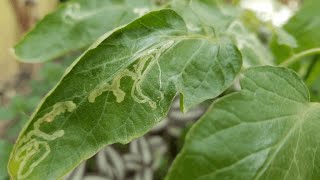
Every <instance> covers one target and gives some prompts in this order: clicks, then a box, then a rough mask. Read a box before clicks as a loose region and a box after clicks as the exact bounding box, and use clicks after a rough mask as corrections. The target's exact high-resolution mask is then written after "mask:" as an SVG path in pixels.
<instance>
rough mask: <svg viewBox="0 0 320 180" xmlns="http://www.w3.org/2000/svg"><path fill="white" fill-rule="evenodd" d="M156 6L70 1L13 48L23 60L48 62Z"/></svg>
mask: <svg viewBox="0 0 320 180" xmlns="http://www.w3.org/2000/svg"><path fill="white" fill-rule="evenodd" d="M152 7H153V4H151V3H150V2H148V1H145V0H139V1H136V2H134V3H132V2H129V1H125V0H121V1H113V0H100V1H97V0H93V1H85V0H74V1H71V2H66V3H64V4H62V5H60V6H59V8H58V9H57V10H56V11H55V12H53V13H51V14H49V15H47V16H46V17H45V18H44V19H43V20H42V21H41V22H39V23H38V24H37V25H36V27H35V28H34V29H32V30H31V31H30V32H29V33H27V34H26V35H25V36H24V38H23V39H22V40H21V41H20V42H19V43H18V44H17V45H16V46H15V47H14V49H13V50H14V53H15V55H16V57H17V59H19V60H20V61H23V62H30V63H35V62H44V61H48V60H51V59H54V58H56V57H59V56H61V55H63V54H65V53H67V52H70V51H75V50H78V49H81V48H86V47H87V46H88V45H90V44H91V43H93V42H94V41H95V40H96V39H97V38H98V37H99V36H101V35H103V34H104V33H105V32H108V31H110V30H112V29H114V28H116V27H118V26H120V25H124V24H126V23H128V22H130V21H132V20H134V19H136V18H138V17H139V16H141V15H142V14H141V12H140V11H143V10H144V11H143V12H144V13H146V12H148V11H150V8H152ZM137 10H138V11H137ZM139 10H140V11H139ZM52 29H54V31H53V30H52ZM48 42H49V43H48Z"/></svg>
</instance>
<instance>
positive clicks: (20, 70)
mask: <svg viewBox="0 0 320 180" xmlns="http://www.w3.org/2000/svg"><path fill="white" fill-rule="evenodd" d="M65 1H66V0H60V1H58V0H1V1H0V12H1V15H0V180H6V179H9V178H8V175H7V172H6V165H7V159H8V156H9V152H10V150H11V147H12V145H13V143H14V142H15V139H16V138H17V136H18V133H19V132H20V130H21V128H22V127H23V125H24V124H25V123H26V121H27V120H28V117H29V116H30V115H31V113H32V111H33V110H34V109H35V108H36V106H37V104H38V103H39V101H40V100H41V99H42V98H43V96H44V95H45V94H46V93H47V92H48V91H49V90H50V89H51V88H52V87H53V86H54V85H55V84H56V83H57V82H58V80H59V79H60V77H61V76H62V74H63V72H64V71H65V69H66V67H68V65H70V64H71V63H72V62H73V60H74V59H76V57H77V56H78V55H79V54H81V52H80V51H79V52H77V51H75V52H72V53H68V54H67V55H64V56H63V57H60V58H56V59H55V60H54V61H49V62H45V63H36V64H24V63H19V62H17V61H16V60H15V57H14V56H13V53H12V52H11V51H10V49H11V48H12V47H13V46H14V45H15V43H16V42H17V41H18V40H19V39H21V37H22V36H23V35H24V34H25V33H26V32H27V31H28V30H30V29H31V28H32V27H34V25H35V23H36V22H38V21H39V20H41V19H42V18H43V17H44V16H45V15H46V14H48V13H50V12H52V11H53V10H54V9H55V8H56V7H57V6H58V4H59V3H63V2H65ZM154 1H157V2H158V1H159V0H154ZM316 1H317V0H316ZM310 2H315V1H314V0H305V1H304V3H305V4H306V5H305V6H303V8H302V9H300V11H305V12H304V13H303V16H293V17H292V18H291V19H290V20H289V18H290V17H291V16H292V15H293V14H294V12H296V11H298V10H299V8H300V7H301V6H300V5H301V4H302V1H300V0H224V3H228V4H233V5H237V6H241V7H242V8H245V9H246V10H245V11H244V13H242V16H241V20H242V22H243V23H244V25H245V26H246V27H247V29H248V32H239V31H236V32H235V33H238V35H239V33H244V36H245V34H247V33H251V34H254V36H255V37H257V38H258V39H259V41H260V42H261V43H262V44H263V45H264V46H265V47H266V48H270V51H271V53H272V54H271V55H270V58H274V60H275V62H276V63H277V64H279V63H281V62H282V61H283V60H284V59H287V58H289V57H290V56H292V55H293V54H295V53H299V52H301V51H303V50H305V49H308V48H313V47H317V46H319V42H320V41H314V40H313V39H314V37H313V36H312V35H313V34H318V35H319V33H317V32H313V33H310V31H308V30H305V29H303V28H300V27H301V26H303V25H304V24H303V23H305V21H313V22H317V21H318V22H319V20H317V19H316V18H319V16H314V14H312V13H308V12H312V9H313V8H319V7H320V1H318V4H319V6H314V5H313V6H310V5H309V6H308V3H310ZM158 3H162V2H160V1H159V2H158ZM313 12H314V10H313ZM288 20H289V22H286V21H288ZM319 24H320V23H318V24H317V23H311V25H313V26H316V27H319V26H320V25H319ZM283 25H284V26H283ZM282 26H283V28H280V27H282ZM313 26H311V27H310V28H311V30H312V31H319V28H318V29H317V28H314V27H313ZM308 27H309V26H308ZM296 29H301V31H296ZM290 34H292V35H293V36H291V35H290ZM310 34H311V35H310ZM236 35H237V34H236ZM309 35H310V36H309ZM300 37H303V38H300ZM316 39H317V38H316ZM318 39H320V38H318ZM248 41H251V39H250V38H248ZM310 42H311V43H310ZM299 44H303V46H302V47H301V46H298V45H299ZM248 56H250V54H249V55H248ZM271 56H272V57H271ZM319 58H320V57H319V56H317V55H316V56H310V57H306V59H311V60H310V61H303V62H301V63H297V64H295V65H294V66H293V67H292V68H294V69H295V70H297V71H298V72H299V74H300V75H301V77H303V78H304V80H305V81H306V83H307V85H308V86H309V88H310V91H311V95H312V100H316V101H319V100H320V93H319V89H320V77H319V73H320V61H318V60H319ZM177 102H178V101H177ZM205 107H207V103H204V105H202V106H201V108H200V109H199V108H196V109H194V110H192V112H191V113H189V114H182V113H180V112H179V108H178V106H177V105H176V106H173V107H172V110H171V111H170V113H169V116H168V119H167V120H165V121H163V123H160V124H159V126H157V127H156V128H155V129H154V130H153V131H151V132H150V133H148V134H147V135H146V136H145V137H142V138H139V139H138V140H136V141H134V142H132V143H130V144H129V145H128V146H122V145H114V146H111V147H109V148H106V149H104V150H103V151H101V152H100V153H99V154H97V155H96V156H95V157H94V158H92V159H91V160H89V161H87V162H86V163H84V164H83V165H81V166H79V168H78V169H77V170H75V171H74V172H73V173H71V174H70V176H68V177H67V178H69V179H77V178H78V179H83V176H84V174H86V173H85V172H91V174H92V173H93V174H94V175H90V176H87V177H86V179H90V178H91V179H92V178H95V179H99V178H100V179H123V178H126V177H127V175H123V174H126V173H127V172H123V171H124V170H123V169H124V167H125V166H128V165H129V167H125V169H130V171H129V174H131V175H132V176H133V177H135V178H136V179H139V178H140V179H148V178H150V177H157V178H158V179H161V177H163V176H164V174H165V173H166V171H167V168H168V167H169V165H170V162H171V161H172V159H173V158H174V157H175V155H176V154H177V153H178V152H179V149H180V148H181V146H182V144H183V138H184V134H185V133H186V132H187V130H188V127H190V125H191V124H192V122H194V120H196V119H197V118H198V117H199V116H200V115H201V114H202V113H203V112H204V109H205ZM161 148H162V149H161ZM156 150H158V151H156ZM154 152H157V153H154ZM139 154H140V155H139ZM146 154H149V155H150V156H151V157H154V156H155V158H151V160H148V159H147V160H146V159H145V158H146V157H145V156H146ZM157 157H158V158H157ZM159 157H161V158H160V160H159ZM105 166H109V167H112V168H111V169H112V172H109V171H107V170H106V169H105V168H104V167H105ZM150 172H151V174H152V175H150ZM148 173H149V175H148ZM89 174H90V173H89ZM97 174H99V176H97ZM143 177H145V178H143Z"/></svg>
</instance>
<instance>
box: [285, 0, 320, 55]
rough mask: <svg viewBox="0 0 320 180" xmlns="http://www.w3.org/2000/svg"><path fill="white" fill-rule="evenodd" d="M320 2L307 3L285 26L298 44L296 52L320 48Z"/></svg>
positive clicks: (310, 1) (311, 1)
mask: <svg viewBox="0 0 320 180" xmlns="http://www.w3.org/2000/svg"><path fill="white" fill-rule="evenodd" d="M319 7H320V1H319V0H309V1H306V2H305V3H304V4H303V6H302V8H301V9H300V10H299V11H298V12H297V13H296V14H295V15H294V16H293V17H292V18H291V19H290V20H289V22H288V23H287V24H286V25H285V26H284V28H285V30H286V31H288V32H289V33H290V34H292V35H293V36H294V37H295V38H296V40H297V43H298V45H299V46H298V47H297V48H296V49H295V51H296V52H300V51H303V50H306V49H311V48H314V47H320V34H319V29H320V19H319Z"/></svg>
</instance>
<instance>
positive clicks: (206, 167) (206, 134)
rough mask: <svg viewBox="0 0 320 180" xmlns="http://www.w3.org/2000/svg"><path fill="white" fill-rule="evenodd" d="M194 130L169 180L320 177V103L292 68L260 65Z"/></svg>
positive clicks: (283, 179) (176, 161)
mask: <svg viewBox="0 0 320 180" xmlns="http://www.w3.org/2000/svg"><path fill="white" fill-rule="evenodd" d="M241 86H242V90H241V91H240V92H236V93H233V94H231V95H228V96H225V97H223V98H221V99H220V100H218V101H217V102H215V103H214V104H213V106H212V107H211V108H210V109H209V110H208V112H207V113H206V115H205V116H204V117H203V118H202V119H201V120H200V121H199V122H198V123H197V124H196V125H194V127H193V128H192V129H191V130H190V132H189V133H188V136H187V140H186V143H185V145H184V147H183V150H182V152H181V153H180V155H179V156H178V158H177V159H176V160H175V162H174V164H173V166H172V168H171V170H170V172H169V175H168V177H167V179H168V180H170V179H172V180H176V179H184V180H188V179H190V180H193V179H198V180H208V179H219V180H222V179H228V180H230V179H234V180H250V179H269V180H296V179H305V180H307V179H308V180H312V179H314V180H316V179H319V177H320V168H319V167H320V153H319V148H318V147H319V145H320V131H319V129H320V104H319V103H310V102H309V92H308V90H307V88H306V86H305V84H304V83H303V81H302V80H301V79H299V77H298V76H297V74H296V73H294V72H293V71H292V70H289V69H285V68H280V67H270V66H263V67H256V68H250V69H248V70H247V71H245V72H244V75H243V78H242V79H241Z"/></svg>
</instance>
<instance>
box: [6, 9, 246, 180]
mask: <svg viewBox="0 0 320 180" xmlns="http://www.w3.org/2000/svg"><path fill="white" fill-rule="evenodd" d="M110 34H111V35H109V36H108V37H107V38H106V39H105V40H103V41H101V43H100V44H99V45H97V46H96V47H92V48H91V49H89V50H88V51H87V52H86V53H85V54H83V55H82V56H81V57H80V58H79V59H78V60H76V61H75V62H74V63H73V65H72V66H71V67H70V68H68V72H66V73H65V75H64V77H63V78H62V80H61V81H60V82H59V83H58V85H57V86H56V87H55V88H54V89H53V90H52V91H51V93H49V94H48V95H47V97H46V98H45V99H44V100H43V102H42V104H41V105H40V106H39V108H38V109H37V110H36V112H35V113H34V115H33V116H32V117H31V120H30V121H29V124H28V125H27V126H26V127H25V129H24V130H23V131H22V133H21V134H20V136H19V138H18V141H17V143H16V145H15V146H14V149H13V151H12V154H11V158H10V161H9V166H8V167H9V172H10V175H11V177H12V178H14V179H57V178H61V177H62V176H64V175H65V174H66V173H67V172H68V171H70V170H71V169H73V168H74V167H75V166H76V165H78V164H79V163H80V162H81V161H83V160H85V159H88V158H89V157H91V156H93V155H94V154H95V153H96V152H98V151H99V150H100V149H101V148H103V147H104V146H105V145H107V144H112V143H117V142H120V143H128V142H130V141H131V140H132V139H134V138H137V137H139V136H141V135H143V134H144V133H146V132H147V131H148V130H150V129H151V128H152V127H153V126H154V125H155V124H156V123H157V122H159V121H160V120H162V119H163V118H164V117H165V116H166V114H167V111H168V109H169V106H170V104H171V102H172V100H173V98H174V96H175V95H176V94H177V93H180V94H182V95H183V106H182V107H183V110H184V111H187V110H188V109H189V108H190V107H193V106H194V105H196V104H198V103H200V102H202V101H204V100H206V99H209V98H214V97H216V96H218V95H219V94H221V93H222V92H223V91H224V90H225V89H226V88H228V87H229V86H230V85H231V84H232V82H233V80H234V79H235V77H236V76H237V74H238V73H239V71H240V69H241V55H240V53H239V51H238V50H237V48H236V47H235V46H234V45H233V44H232V43H229V41H227V40H225V39H222V40H219V39H212V38H208V37H206V36H200V35H193V34H190V33H189V32H188V30H187V28H186V25H185V23H184V21H183V20H182V18H181V17H180V16H179V15H177V14H176V13H175V12H174V11H172V10H161V11H154V12H151V13H148V14H147V15H145V16H143V17H141V18H139V19H137V20H135V21H133V22H132V23H130V24H128V25H126V26H125V27H123V28H119V29H117V30H115V31H114V32H113V33H110ZM61 162H63V163H61Z"/></svg>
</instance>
